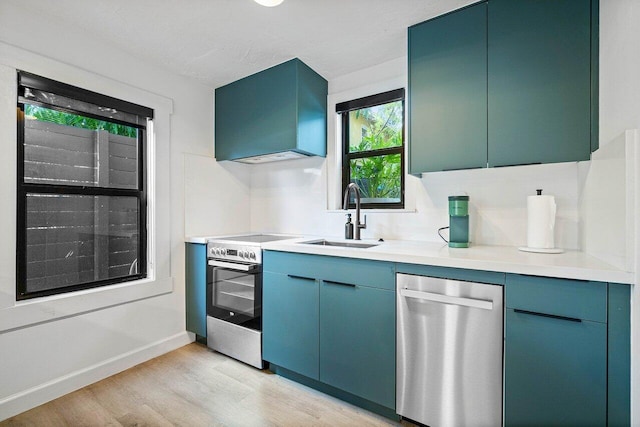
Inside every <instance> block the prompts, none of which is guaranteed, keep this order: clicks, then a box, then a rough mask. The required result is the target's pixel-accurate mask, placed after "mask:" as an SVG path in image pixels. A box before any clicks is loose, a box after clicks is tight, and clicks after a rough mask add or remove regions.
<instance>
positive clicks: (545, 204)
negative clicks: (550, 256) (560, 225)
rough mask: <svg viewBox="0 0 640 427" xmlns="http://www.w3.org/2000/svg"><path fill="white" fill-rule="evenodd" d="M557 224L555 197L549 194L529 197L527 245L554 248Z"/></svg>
mask: <svg viewBox="0 0 640 427" xmlns="http://www.w3.org/2000/svg"><path fill="white" fill-rule="evenodd" d="M555 225H556V200H555V198H554V197H553V196H547V195H539V196H529V197H527V246H528V247H530V248H539V249H552V248H553V247H554V241H553V235H554V228H555Z"/></svg>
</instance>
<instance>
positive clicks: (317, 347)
mask: <svg viewBox="0 0 640 427" xmlns="http://www.w3.org/2000/svg"><path fill="white" fill-rule="evenodd" d="M263 269H264V272H265V273H264V283H263V335H262V343H263V358H264V359H265V360H266V361H268V362H269V363H270V364H271V369H272V370H273V371H274V372H276V373H277V374H280V375H283V376H286V377H289V378H291V379H293V380H295V381H298V382H301V383H304V384H306V385H308V386H311V387H314V388H316V389H318V390H321V391H323V392H325V393H328V394H332V395H334V396H336V397H338V398H340V399H343V400H346V401H349V402H351V403H353V404H356V405H358V406H361V407H364V408H366V409H368V410H371V411H374V412H378V413H380V414H382V415H385V416H388V417H395V384H396V376H395V367H396V364H395V362H396V360H395V351H396V347H395V319H396V308H395V307H396V305H395V265H394V264H393V263H388V262H379V261H369V260H357V259H350V258H338V257H327V256H318V255H305V254H295V253H284V252H274V251H265V254H264V261H263Z"/></svg>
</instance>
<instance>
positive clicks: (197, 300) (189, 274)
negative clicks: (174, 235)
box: [185, 243, 207, 338]
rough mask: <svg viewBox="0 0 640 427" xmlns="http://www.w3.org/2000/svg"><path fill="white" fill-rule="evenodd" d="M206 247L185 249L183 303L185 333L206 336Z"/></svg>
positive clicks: (197, 245) (195, 246)
mask: <svg viewBox="0 0 640 427" xmlns="http://www.w3.org/2000/svg"><path fill="white" fill-rule="evenodd" d="M206 295H207V245H204V244H199V243H187V244H186V247H185V301H186V316H187V331H189V332H193V333H194V334H196V335H199V336H200V337H202V338H205V337H206V336H207V306H206V298H207V297H206Z"/></svg>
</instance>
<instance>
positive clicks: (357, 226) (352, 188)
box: [342, 182, 367, 240]
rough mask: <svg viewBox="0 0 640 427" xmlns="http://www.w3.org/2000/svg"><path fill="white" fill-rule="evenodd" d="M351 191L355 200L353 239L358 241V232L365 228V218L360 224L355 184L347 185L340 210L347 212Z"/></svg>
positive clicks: (357, 194)
mask: <svg viewBox="0 0 640 427" xmlns="http://www.w3.org/2000/svg"><path fill="white" fill-rule="evenodd" d="M351 191H353V192H354V195H355V199H356V222H355V224H354V227H353V228H354V230H353V231H354V232H353V238H354V239H355V240H360V230H361V229H364V228H367V216H366V215H365V216H364V222H360V191H361V190H360V187H358V184H356V183H355V182H351V183H349V185H347V188H345V190H344V200H343V202H342V209H344V210H347V209H348V208H349V193H350V192H351Z"/></svg>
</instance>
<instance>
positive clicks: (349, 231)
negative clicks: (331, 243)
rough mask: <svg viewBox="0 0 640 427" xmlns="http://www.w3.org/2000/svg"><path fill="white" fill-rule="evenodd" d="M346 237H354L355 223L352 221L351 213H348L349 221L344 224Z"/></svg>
mask: <svg viewBox="0 0 640 427" xmlns="http://www.w3.org/2000/svg"><path fill="white" fill-rule="evenodd" d="M344 238H345V239H353V223H352V222H351V214H350V213H348V214H347V223H346V224H345V225H344Z"/></svg>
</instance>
